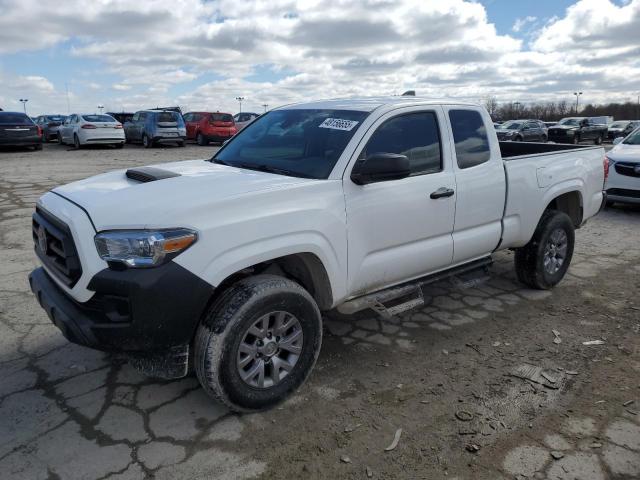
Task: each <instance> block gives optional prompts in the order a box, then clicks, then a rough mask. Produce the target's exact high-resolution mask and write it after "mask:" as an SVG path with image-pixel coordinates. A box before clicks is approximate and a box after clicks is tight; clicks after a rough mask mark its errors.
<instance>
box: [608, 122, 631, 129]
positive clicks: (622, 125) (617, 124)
mask: <svg viewBox="0 0 640 480" xmlns="http://www.w3.org/2000/svg"><path fill="white" fill-rule="evenodd" d="M627 125H629V122H613V123H612V124H611V125H609V128H626V127H627Z"/></svg>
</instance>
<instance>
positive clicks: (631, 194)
mask: <svg viewBox="0 0 640 480" xmlns="http://www.w3.org/2000/svg"><path fill="white" fill-rule="evenodd" d="M613 144H614V145H615V146H614V147H613V148H612V149H611V150H610V151H608V152H607V158H608V159H609V177H608V178H607V183H606V185H605V188H606V190H607V203H608V204H612V203H615V202H620V203H636V204H637V203H640V128H637V129H636V130H634V131H633V132H632V133H630V134H629V135H627V136H626V137H625V138H624V140H623V139H622V137H618V138H616V139H615V140H614V141H613Z"/></svg>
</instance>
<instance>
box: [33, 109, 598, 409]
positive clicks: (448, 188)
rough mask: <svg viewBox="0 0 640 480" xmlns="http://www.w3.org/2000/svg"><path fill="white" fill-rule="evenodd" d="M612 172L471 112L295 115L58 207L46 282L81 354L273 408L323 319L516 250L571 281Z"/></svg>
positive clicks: (37, 228)
mask: <svg viewBox="0 0 640 480" xmlns="http://www.w3.org/2000/svg"><path fill="white" fill-rule="evenodd" d="M450 146H451V148H450ZM603 159H604V149H603V148H602V147H592V146H577V147H574V146H567V145H557V144H547V143H519V142H498V139H497V137H496V134H495V131H494V129H493V125H492V123H491V118H490V116H489V114H488V113H487V111H486V110H485V109H484V108H483V107H480V106H478V105H474V104H468V103H463V102H455V103H454V102H452V103H440V102H434V101H428V100H423V99H419V98H416V97H388V98H373V99H345V100H329V101H319V102H313V103H307V104H298V105H292V106H286V107H282V108H279V109H275V110H272V111H270V112H268V113H266V114H264V115H262V116H261V117H260V118H258V119H257V120H255V121H254V122H253V123H251V124H250V125H249V126H247V127H246V130H245V131H244V132H242V133H240V134H238V135H236V136H235V137H233V138H232V139H231V140H230V141H229V142H227V143H226V144H225V146H223V147H222V148H221V149H220V150H219V151H218V152H217V153H216V155H215V156H214V157H213V158H212V159H209V160H192V161H183V162H173V163H168V164H164V165H155V166H154V167H151V168H149V167H139V168H131V169H129V170H127V171H125V170H115V171H110V172H107V173H103V174H101V175H99V176H97V177H93V178H89V179H86V180H81V181H79V182H75V183H71V184H69V185H65V186H59V187H56V188H54V190H53V191H52V192H50V193H47V194H45V195H44V196H42V197H41V198H40V199H39V200H38V203H37V207H36V211H35V213H34V215H33V231H34V244H35V252H36V254H37V256H38V257H39V259H40V261H41V262H42V267H40V268H37V269H36V270H34V271H33V272H32V273H31V275H30V277H29V281H30V285H31V289H32V290H33V292H34V293H35V294H36V296H37V298H38V300H39V304H40V305H41V306H42V307H43V308H44V309H45V310H46V311H47V313H48V315H49V316H50V318H51V319H52V320H53V323H54V324H55V325H56V326H57V327H58V328H59V329H61V330H62V332H63V333H64V334H65V336H66V337H67V338H68V339H69V340H70V341H72V342H75V343H78V344H81V345H84V346H87V347H92V348H97V349H101V350H107V351H116V352H124V353H125V354H126V355H129V356H130V357H131V358H133V359H134V364H135V365H136V366H137V367H138V368H140V369H142V370H143V371H146V372H148V373H152V374H153V375H155V376H158V375H160V376H164V377H167V378H177V377H182V376H184V375H186V374H187V372H188V371H189V366H190V365H192V366H193V367H194V369H195V372H196V375H197V377H198V379H199V380H200V382H201V384H202V385H203V387H204V389H205V391H206V392H208V393H209V394H210V395H212V396H213V397H215V398H217V399H219V400H220V401H222V402H224V403H225V404H226V405H228V406H229V407H230V408H232V409H234V410H238V411H253V410H260V409H264V408H268V407H271V406H273V405H275V404H277V403H278V402H280V401H282V400H283V399H285V398H286V397H287V396H289V395H290V394H291V393H292V392H294V391H295V390H296V389H297V388H298V387H299V386H300V385H301V384H302V383H303V382H304V381H305V379H306V378H307V377H308V375H309V373H310V372H311V369H312V368H313V365H314V363H315V361H316V359H317V358H318V354H319V350H320V345H321V340H322V316H321V313H320V312H321V311H327V310H330V309H333V308H337V309H338V310H340V311H341V312H343V313H352V312H355V311H359V310H362V309H365V308H375V309H376V311H377V312H379V313H380V314H382V315H385V316H391V315H394V314H396V313H399V312H402V311H405V310H408V309H409V308H412V307H415V306H419V305H422V304H423V302H424V300H423V298H422V290H421V288H420V287H421V286H422V285H423V284H425V283H428V282H430V281H433V280H434V279H436V278H438V279H441V278H443V277H445V276H446V275H456V274H459V273H460V272H465V273H466V274H469V272H471V271H473V270H478V269H480V270H483V269H484V268H486V266H487V265H488V264H489V263H490V262H491V255H492V253H493V252H494V251H495V250H501V249H514V250H515V255H514V258H515V270H516V273H517V276H518V278H519V280H520V281H521V282H522V283H524V284H525V285H527V286H528V287H532V288H537V289H550V288H552V287H553V286H555V285H556V284H557V283H559V282H560V281H561V280H562V278H563V277H564V275H565V273H566V271H567V268H568V267H569V264H570V262H571V258H572V254H573V249H574V242H575V236H574V235H575V233H574V231H575V229H577V228H579V227H580V226H581V225H582V224H583V223H584V222H585V221H586V220H587V219H589V218H591V217H592V216H594V215H596V214H597V213H598V212H599V210H600V208H601V207H602V204H603V202H604V196H603V192H602V189H603V185H604V180H605V175H606V163H605V162H604V161H603ZM381 225H384V228H381ZM54 242H55V245H57V246H60V245H63V246H64V247H63V250H62V251H61V250H60V248H56V249H53V248H49V245H50V244H51V245H54ZM190 359H191V360H190Z"/></svg>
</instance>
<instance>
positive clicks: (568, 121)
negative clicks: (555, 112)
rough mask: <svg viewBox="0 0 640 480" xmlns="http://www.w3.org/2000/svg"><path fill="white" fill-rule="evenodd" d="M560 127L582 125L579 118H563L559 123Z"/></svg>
mask: <svg viewBox="0 0 640 480" xmlns="http://www.w3.org/2000/svg"><path fill="white" fill-rule="evenodd" d="M558 124H559V125H569V126H577V125H580V119H579V118H563V119H562V120H560V121H559V122H558Z"/></svg>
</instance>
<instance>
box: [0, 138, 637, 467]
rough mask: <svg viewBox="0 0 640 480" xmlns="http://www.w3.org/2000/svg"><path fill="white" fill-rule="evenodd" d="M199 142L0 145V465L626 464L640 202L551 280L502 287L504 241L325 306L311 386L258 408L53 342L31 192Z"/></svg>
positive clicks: (613, 211)
mask: <svg viewBox="0 0 640 480" xmlns="http://www.w3.org/2000/svg"><path fill="white" fill-rule="evenodd" d="M216 149H217V147H214V146H210V147H199V146H197V145H193V144H187V146H186V147H184V148H179V147H163V148H153V149H144V148H142V147H140V146H130V145H127V146H125V148H124V149H118V150H116V149H110V148H91V149H82V150H72V149H69V148H67V147H62V146H59V145H55V144H47V145H45V146H44V151H42V152H31V151H22V150H15V151H3V152H0V169H1V170H2V176H1V179H0V247H1V248H2V255H1V258H2V262H0V378H1V379H2V380H0V478H11V479H30V480H31V479H58V478H59V479H70V478H87V479H97V478H101V479H107V478H108V479H137V478H142V477H144V476H145V475H146V476H147V477H150V478H157V479H164V478H189V479H199V478H216V479H219V478H220V479H227V478H228V479H244V478H267V479H271V478H353V479H356V478H429V479H431V478H449V479H452V478H457V479H460V480H462V479H465V480H466V479H487V480H496V479H513V478H520V479H524V478H540V479H545V478H546V479H549V480H551V479H554V480H555V479H566V480H569V479H571V480H573V479H575V478H580V479H583V480H586V479H594V480H598V479H621V480H622V479H632V478H640V297H639V296H638V291H639V289H640V249H639V248H638V240H639V239H640V234H639V232H640V207H627V206H615V207H613V208H608V209H606V210H605V211H603V212H602V213H601V214H600V215H599V216H597V217H596V218H594V219H593V220H591V221H590V222H589V223H588V224H587V225H586V226H584V227H583V228H582V229H580V230H579V231H578V232H577V234H576V251H575V254H574V258H573V261H572V266H571V268H570V270H569V274H568V275H567V277H566V278H565V280H564V281H563V282H562V283H561V284H560V285H559V286H558V287H557V288H555V289H554V290H552V291H538V290H529V289H526V288H523V287H522V286H521V285H520V284H518V282H517V281H516V280H515V275H514V272H513V269H512V264H513V255H512V254H511V252H505V253H500V254H498V255H496V256H495V257H494V260H495V261H494V264H493V266H492V268H491V277H490V278H489V279H486V280H485V281H483V282H482V283H478V284H472V285H470V284H463V283H459V282H455V281H445V282H441V283H438V284H434V285H431V286H429V287H427V288H425V290H424V294H425V298H427V299H428V301H427V302H426V305H425V306H424V307H422V308H421V309H419V310H414V311H410V312H407V313H405V314H402V315H401V316H399V317H397V318H394V319H392V320H383V319H381V318H379V317H378V316H377V315H376V314H374V313H373V312H361V313H360V314H358V315H354V316H343V315H338V314H329V315H327V316H326V317H325V323H324V326H325V331H324V335H325V336H324V342H323V349H322V352H321V354H320V358H319V360H318V364H317V366H316V368H315V370H314V371H313V373H312V375H311V377H310V379H309V381H308V382H307V383H306V384H305V385H304V386H303V388H301V389H300V390H299V391H298V392H297V393H295V395H294V396H293V397H292V398H291V399H290V400H288V401H287V402H286V403H285V404H283V405H281V406H280V407H277V408H275V409H273V410H270V411H266V412H263V413H256V414H251V415H235V414H231V413H229V412H228V411H227V410H226V409H225V408H224V407H222V406H221V405H219V404H216V403H215V402H214V401H213V400H211V399H209V398H208V397H207V396H206V395H205V394H204V392H203V391H202V390H201V389H200V387H199V386H198V382H197V380H196V379H195V377H188V378H186V379H182V380H177V381H157V380H154V379H150V378H146V377H144V376H142V375H140V374H139V373H137V372H136V371H135V370H134V369H132V368H131V367H129V366H128V365H127V364H126V362H124V360H123V359H122V358H118V357H114V356H111V355H107V354H103V353H100V352H96V351H92V350H89V349H85V348H82V347H79V346H76V345H73V344H70V343H68V342H67V341H66V340H65V339H64V338H63V337H62V335H61V334H60V332H59V331H58V329H57V328H55V327H54V326H53V325H52V324H51V323H50V321H49V320H48V318H47V316H46V314H45V312H44V311H43V310H42V309H41V308H40V307H39V306H38V304H37V301H36V299H35V298H34V297H33V295H32V294H31V292H30V290H29V285H28V281H27V275H28V274H29V272H30V271H31V270H32V269H33V268H35V267H36V266H37V262H36V258H35V256H34V254H33V251H32V250H33V249H32V239H31V212H32V211H33V208H34V204H35V201H36V200H37V198H38V197H39V196H40V195H41V194H43V193H44V192H46V191H47V190H49V189H51V188H53V187H55V186H56V185H59V184H64V183H68V182H70V181H73V180H77V179H81V178H85V177H87V176H90V175H94V174H97V173H101V172H105V171H109V170H113V169H118V168H125V167H129V166H133V165H149V164H154V163H160V162H165V161H174V160H180V159H185V160H186V159H198V158H203V159H204V158H209V157H210V156H211V155H212V154H213V153H214V152H215V151H216ZM212 215H215V212H212ZM594 340H600V341H601V342H595V343H596V344H595V345H593V344H592V345H584V343H583V342H592V341H594ZM523 377H528V378H529V380H526V379H524V378H523ZM398 432H400V433H398ZM394 437H396V438H398V440H397V442H393V443H394V444H396V445H395V448H388V447H389V446H390V444H392V441H393V440H394Z"/></svg>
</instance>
